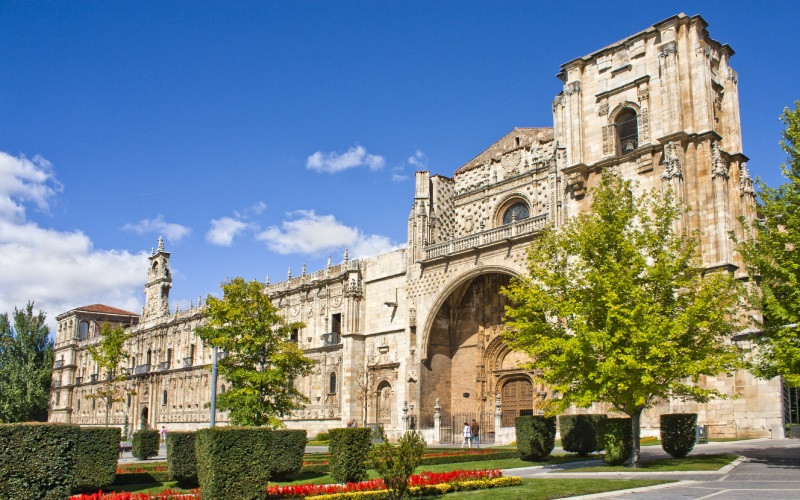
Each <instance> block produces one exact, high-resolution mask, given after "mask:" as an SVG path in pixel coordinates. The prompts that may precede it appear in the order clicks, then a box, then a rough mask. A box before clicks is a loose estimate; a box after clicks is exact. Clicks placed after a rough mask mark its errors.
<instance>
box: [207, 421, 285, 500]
mask: <svg viewBox="0 0 800 500" xmlns="http://www.w3.org/2000/svg"><path fill="white" fill-rule="evenodd" d="M272 432H273V431H272V430H271V429H268V428H265V427H211V428H208V429H200V430H198V431H197V432H196V433H195V454H196V457H197V482H198V483H199V484H200V496H201V497H202V498H203V500H227V499H241V500H251V499H261V498H263V497H264V495H265V491H266V490H265V488H266V484H267V482H268V481H269V475H270V470H271V467H270V463H269V461H270V440H271V438H272Z"/></svg>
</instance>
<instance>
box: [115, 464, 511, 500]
mask: <svg viewBox="0 0 800 500" xmlns="http://www.w3.org/2000/svg"><path fill="white" fill-rule="evenodd" d="M502 475H503V473H502V472H500V470H498V469H494V470H463V469H461V470H454V471H450V472H423V473H422V474H415V475H413V476H411V478H409V480H408V485H409V486H432V485H434V484H442V483H454V482H458V481H468V480H474V479H494V478H496V477H501V476H502ZM384 489H386V485H385V484H383V479H370V480H369V481H361V482H360V483H347V484H346V485H341V484H296V485H290V486H270V487H268V488H267V495H268V496H269V497H273V498H282V497H303V496H311V495H324V494H330V493H349V492H352V491H375V490H384ZM103 500H105V499H103Z"/></svg>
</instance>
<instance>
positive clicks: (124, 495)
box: [69, 488, 200, 500]
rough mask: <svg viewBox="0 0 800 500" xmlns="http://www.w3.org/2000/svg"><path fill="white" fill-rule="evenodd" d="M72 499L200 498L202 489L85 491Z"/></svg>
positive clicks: (185, 499) (157, 499)
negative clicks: (115, 491) (144, 491)
mask: <svg viewBox="0 0 800 500" xmlns="http://www.w3.org/2000/svg"><path fill="white" fill-rule="evenodd" d="M69 499H70V500H200V490H198V489H196V488H195V489H193V490H192V491H191V492H190V493H184V492H181V491H175V490H164V491H162V492H159V493H131V492H129V491H124V492H118V493H103V492H102V491H98V492H96V493H83V494H81V495H73V496H71V497H69Z"/></svg>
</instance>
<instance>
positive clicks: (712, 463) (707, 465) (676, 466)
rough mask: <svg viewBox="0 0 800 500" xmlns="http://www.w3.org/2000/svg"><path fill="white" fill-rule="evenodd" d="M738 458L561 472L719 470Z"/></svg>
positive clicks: (702, 457)
mask: <svg viewBox="0 0 800 500" xmlns="http://www.w3.org/2000/svg"><path fill="white" fill-rule="evenodd" d="M737 458H739V455H695V456H691V457H684V458H658V459H655V460H647V461H643V462H641V463H640V464H639V468H638V469H633V468H630V467H625V466H624V465H614V466H612V465H598V466H596V467H579V468H576V469H570V470H569V471H563V472H657V471H663V472H669V471H697V470H719V469H720V468H722V467H725V466H726V465H728V464H729V463H731V462H733V461H734V460H736V459H737Z"/></svg>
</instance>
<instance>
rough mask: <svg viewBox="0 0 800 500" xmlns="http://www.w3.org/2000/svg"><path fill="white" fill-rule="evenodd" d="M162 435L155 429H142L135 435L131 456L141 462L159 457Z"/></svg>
mask: <svg viewBox="0 0 800 500" xmlns="http://www.w3.org/2000/svg"><path fill="white" fill-rule="evenodd" d="M160 442H161V435H160V434H159V433H158V431H157V430H155V429H142V430H139V431H136V432H134V433H133V439H132V440H131V454H132V455H133V456H134V457H136V458H138V459H139V460H147V459H148V458H150V457H154V456H156V455H158V444H159V443H160Z"/></svg>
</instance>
